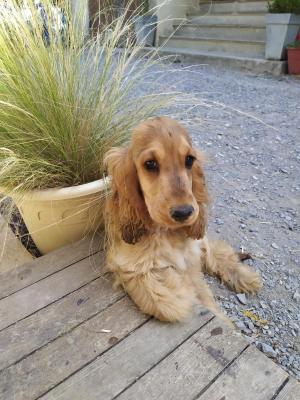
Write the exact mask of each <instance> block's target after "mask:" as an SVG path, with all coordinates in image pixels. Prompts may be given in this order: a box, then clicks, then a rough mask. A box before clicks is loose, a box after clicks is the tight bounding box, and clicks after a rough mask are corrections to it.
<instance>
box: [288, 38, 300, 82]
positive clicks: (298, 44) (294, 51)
mask: <svg viewBox="0 0 300 400" xmlns="http://www.w3.org/2000/svg"><path fill="white" fill-rule="evenodd" d="M287 52H288V71H289V74H293V75H300V34H298V35H297V37H296V41H295V42H294V43H292V44H290V45H288V47H287Z"/></svg>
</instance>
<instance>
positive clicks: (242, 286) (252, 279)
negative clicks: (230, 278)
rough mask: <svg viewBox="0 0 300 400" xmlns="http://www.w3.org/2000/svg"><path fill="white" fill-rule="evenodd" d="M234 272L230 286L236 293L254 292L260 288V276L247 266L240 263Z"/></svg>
mask: <svg viewBox="0 0 300 400" xmlns="http://www.w3.org/2000/svg"><path fill="white" fill-rule="evenodd" d="M236 272H237V273H236V276H235V279H234V282H232V286H233V288H234V290H235V291H236V292H237V293H250V294H255V293H257V292H258V291H259V289H261V288H262V281H261V278H260V276H259V275H258V273H256V272H254V271H252V270H251V269H250V268H249V267H248V266H245V265H241V266H240V268H239V269H238V270H237V271H236Z"/></svg>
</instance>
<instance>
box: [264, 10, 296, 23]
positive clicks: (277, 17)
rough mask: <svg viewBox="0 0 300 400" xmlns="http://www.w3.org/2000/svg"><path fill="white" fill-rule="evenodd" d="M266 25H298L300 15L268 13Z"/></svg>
mask: <svg viewBox="0 0 300 400" xmlns="http://www.w3.org/2000/svg"><path fill="white" fill-rule="evenodd" d="M265 18H266V23H267V24H280V25H281V24H284V25H285V24H299V23H300V14H293V13H268V14H266V17H265Z"/></svg>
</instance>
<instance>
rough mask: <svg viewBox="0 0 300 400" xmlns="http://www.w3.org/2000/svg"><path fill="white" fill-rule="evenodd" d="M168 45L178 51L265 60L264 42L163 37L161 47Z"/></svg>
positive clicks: (200, 37) (195, 37)
mask: <svg viewBox="0 0 300 400" xmlns="http://www.w3.org/2000/svg"><path fill="white" fill-rule="evenodd" d="M165 44H167V46H168V47H171V48H176V49H184V50H186V49H189V50H193V51H201V52H210V51H214V52H223V53H226V52H227V53H229V54H232V55H236V56H241V57H243V56H246V57H256V58H263V57H264V56H265V42H264V41H249V40H228V39H223V38H213V37H204V36H203V37H202V36H183V35H182V36H180V35H177V34H175V35H173V36H171V37H168V36H161V37H160V40H159V45H160V46H161V45H165Z"/></svg>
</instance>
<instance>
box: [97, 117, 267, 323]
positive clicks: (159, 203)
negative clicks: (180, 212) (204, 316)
mask: <svg viewBox="0 0 300 400" xmlns="http://www.w3.org/2000/svg"><path fill="white" fill-rule="evenodd" d="M187 156H190V157H192V159H193V163H192V166H191V167H190V166H189V165H186V162H187V159H186V157H187ZM149 161H151V162H152V161H155V165H156V168H154V169H150V170H149V169H147V168H146V164H147V162H149ZM189 161H190V160H189ZM105 162H106V164H107V166H108V173H109V175H110V176H111V178H112V182H111V185H112V188H111V196H110V197H109V198H108V200H107V203H106V229H107V235H108V243H109V248H108V256H107V261H108V267H109V269H110V270H111V271H112V272H113V273H114V275H115V278H116V283H117V284H120V285H122V286H123V288H124V289H125V291H126V292H127V293H128V294H129V296H130V297H131V298H132V300H133V301H134V302H135V303H136V304H137V305H138V307H139V308H140V309H141V310H142V311H143V312H144V313H146V314H150V315H153V316H154V317H156V318H158V319H159V320H163V321H180V320H183V319H184V318H185V317H187V316H188V315H189V314H191V312H192V310H193V306H194V305H196V304H202V305H203V306H205V307H206V308H208V309H209V310H211V311H212V312H213V313H214V314H216V315H218V316H220V317H223V318H225V317H224V315H223V313H222V312H221V311H220V310H219V308H218V306H217V305H216V303H215V301H214V298H213V295H212V293H211V291H210V289H209V287H208V286H207V284H206V283H205V281H204V279H203V273H208V274H211V275H215V276H217V277H219V278H220V279H221V280H222V281H223V282H224V283H225V284H227V285H228V286H229V287H230V288H231V289H233V290H235V291H236V292H246V293H255V292H256V291H257V290H258V289H259V288H260V287H261V282H260V279H259V277H258V275H257V274H256V273H255V272H253V271H251V270H250V268H249V267H248V266H247V265H243V264H241V263H240V260H239V257H238V255H237V254H236V253H235V252H234V251H233V249H232V248H231V247H230V246H229V245H228V244H227V243H225V242H222V241H209V240H208V239H207V237H206V236H205V229H206V208H207V205H208V203H209V197H208V193H207V188H206V184H205V178H204V174H203V169H202V155H201V153H200V152H199V151H197V150H195V149H194V148H193V147H192V144H191V141H190V138H189V136H188V134H187V132H186V130H185V129H184V128H183V127H182V126H181V125H180V124H179V123H177V122H176V121H174V120H171V119H169V118H166V117H160V118H155V119H150V120H147V121H145V122H143V123H142V124H140V125H139V126H138V127H137V128H136V129H135V130H134V131H133V134H132V138H131V142H130V144H129V145H128V146H127V147H124V148H114V149H112V150H110V151H109V152H108V153H107V155H106V158H105ZM187 204H188V205H191V206H192V207H193V209H194V212H193V214H192V215H191V216H190V217H188V218H187V219H186V220H184V221H176V220H174V218H172V213H171V211H170V210H173V209H174V207H175V208H176V207H178V206H182V205H187Z"/></svg>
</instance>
